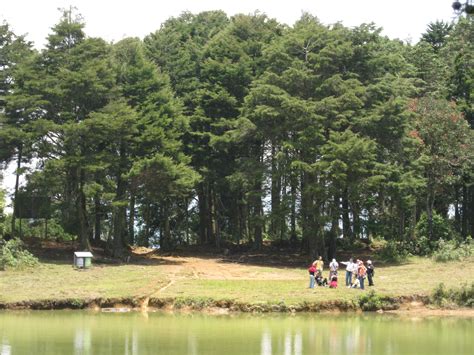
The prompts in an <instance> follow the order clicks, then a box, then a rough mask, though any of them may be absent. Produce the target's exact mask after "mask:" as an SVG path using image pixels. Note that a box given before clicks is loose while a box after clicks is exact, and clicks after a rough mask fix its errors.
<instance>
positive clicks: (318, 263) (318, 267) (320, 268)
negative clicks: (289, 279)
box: [315, 256, 324, 276]
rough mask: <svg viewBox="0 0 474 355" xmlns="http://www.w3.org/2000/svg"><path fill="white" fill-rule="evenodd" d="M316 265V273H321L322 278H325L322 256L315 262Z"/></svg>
mask: <svg viewBox="0 0 474 355" xmlns="http://www.w3.org/2000/svg"><path fill="white" fill-rule="evenodd" d="M315 263H316V271H319V273H320V274H321V276H323V269H324V261H323V257H322V256H320V257H319V258H318V260H316V261H315Z"/></svg>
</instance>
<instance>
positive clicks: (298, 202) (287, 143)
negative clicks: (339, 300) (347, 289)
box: [0, 9, 474, 257]
mask: <svg viewBox="0 0 474 355" xmlns="http://www.w3.org/2000/svg"><path fill="white" fill-rule="evenodd" d="M84 26H85V23H84V21H83V19H82V18H81V16H80V15H78V14H77V13H75V11H73V10H72V9H69V10H67V11H63V12H62V16H61V18H60V20H59V22H58V23H57V24H56V25H55V26H54V27H52V31H51V34H50V35H49V36H48V39H47V45H46V47H45V48H44V49H42V50H40V51H38V50H36V49H34V47H33V45H32V44H31V43H29V42H28V41H26V40H25V38H24V37H23V36H21V35H18V34H15V33H13V32H12V30H11V27H10V26H9V25H8V24H6V23H4V24H3V25H1V26H0V164H1V167H2V169H3V170H4V169H6V168H7V166H9V165H10V166H12V165H13V164H14V166H16V170H15V171H16V184H15V189H14V192H13V194H12V200H13V208H14V211H15V212H17V211H18V204H19V201H20V200H21V198H20V197H21V196H26V197H27V198H26V200H28V196H29V197H32V196H36V197H47V198H49V199H50V205H48V206H44V208H46V207H47V209H48V214H50V219H49V221H48V225H49V232H48V234H49V235H50V236H51V237H54V238H65V239H77V240H78V242H79V243H80V246H81V248H84V249H88V248H90V247H91V245H101V246H105V247H106V248H107V250H109V252H110V253H111V255H113V256H116V257H121V256H122V255H124V252H125V251H126V248H127V246H129V245H141V246H156V245H160V247H161V248H162V249H164V250H169V249H172V248H175V247H177V246H179V245H183V244H202V245H209V246H210V247H212V248H217V249H220V248H224V247H226V246H228V245H237V244H246V245H249V246H251V247H253V248H255V249H259V248H261V247H262V244H263V242H264V241H265V240H271V241H275V242H279V243H281V244H282V245H288V246H293V247H298V248H301V250H303V251H305V252H308V253H309V254H310V255H311V256H316V255H325V256H329V257H331V256H332V255H334V253H335V251H336V248H337V247H338V245H342V244H344V245H353V244H354V243H361V242H363V241H367V240H371V239H373V238H380V239H385V240H389V241H392V242H393V243H398V244H395V245H404V246H409V248H412V250H414V252H416V251H417V250H418V251H419V252H421V249H422V248H423V247H425V246H428V247H432V246H433V245H435V243H436V241H437V240H439V239H440V238H444V239H457V240H465V239H466V238H468V236H474V139H473V138H474V134H473V132H474V131H473V128H474V111H473V100H474V92H473V89H474V25H473V18H472V17H469V16H468V17H460V18H459V19H458V20H457V22H456V23H454V24H447V23H444V22H440V21H437V22H433V23H431V24H430V25H429V27H428V28H427V29H426V32H425V33H424V34H423V36H422V38H421V40H420V41H419V42H418V43H416V44H411V43H406V42H403V41H400V40H392V39H389V38H387V37H385V36H383V35H381V29H380V28H378V27H376V26H375V25H373V24H362V25H360V26H358V27H354V28H348V27H345V26H343V25H342V24H333V25H326V24H322V23H321V22H320V21H319V20H318V19H317V18H316V17H314V16H312V15H310V14H307V13H305V14H303V15H302V16H301V18H300V20H298V21H297V22H296V23H295V24H294V25H293V26H287V25H283V24H280V23H278V22H277V21H276V20H274V19H271V18H268V17H267V16H266V15H264V14H261V13H258V12H257V13H255V14H251V15H236V16H233V17H228V16H227V15H226V14H225V13H223V12H221V11H211V12H203V13H199V14H191V13H183V14H182V15H181V16H179V17H176V18H171V19H169V20H167V21H166V22H165V23H163V24H162V25H161V26H160V28H159V29H158V30H157V31H156V32H154V33H151V34H150V35H148V36H147V37H146V38H144V39H143V40H142V39H138V38H126V39H123V40H121V41H119V42H117V43H107V42H106V41H104V40H102V39H100V38H92V37H88V36H87V35H86V34H85V32H84ZM0 171H1V170H0ZM22 180H24V183H23V184H20V181H22ZM0 200H2V201H3V198H2V199H0ZM37 201H45V199H44V198H43V199H37ZM38 203H39V202H38ZM3 204H4V202H1V203H0V207H1V209H2V210H3V207H4V206H3ZM32 207H33V208H37V209H40V208H41V206H32ZM0 211H1V210H0ZM19 217H21V214H18V213H14V214H13V215H9V216H5V215H3V216H2V222H1V223H2V224H3V226H2V228H0V233H1V234H4V235H9V236H11V235H20V236H23V235H27V234H28V233H30V234H35V235H36V236H41V235H42V233H43V221H42V220H38V219H27V218H24V219H23V220H22V219H20V218H19ZM22 223H23V224H22ZM417 248H418V249H417ZM420 248H421V249H420Z"/></svg>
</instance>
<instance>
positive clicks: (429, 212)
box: [426, 186, 434, 241]
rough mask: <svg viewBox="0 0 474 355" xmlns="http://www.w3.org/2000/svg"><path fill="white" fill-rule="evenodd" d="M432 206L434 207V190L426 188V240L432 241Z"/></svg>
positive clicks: (430, 187) (429, 187)
mask: <svg viewBox="0 0 474 355" xmlns="http://www.w3.org/2000/svg"><path fill="white" fill-rule="evenodd" d="M433 206H434V188H433V187H432V186H428V192H427V196H426V215H427V218H428V239H429V240H430V241H433V239H434V235H433Z"/></svg>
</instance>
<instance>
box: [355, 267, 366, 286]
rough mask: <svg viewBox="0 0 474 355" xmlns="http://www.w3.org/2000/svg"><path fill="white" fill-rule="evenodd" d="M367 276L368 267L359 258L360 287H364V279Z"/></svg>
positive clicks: (358, 276)
mask: <svg viewBox="0 0 474 355" xmlns="http://www.w3.org/2000/svg"><path fill="white" fill-rule="evenodd" d="M366 276H367V268H366V267H365V265H364V262H363V261H362V260H359V268H358V269H357V279H358V280H359V285H360V289H361V290H363V289H364V280H365V277H366Z"/></svg>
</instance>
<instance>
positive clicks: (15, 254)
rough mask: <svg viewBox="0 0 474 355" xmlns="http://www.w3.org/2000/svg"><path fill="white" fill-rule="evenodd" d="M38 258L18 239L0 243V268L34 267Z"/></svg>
mask: <svg viewBox="0 0 474 355" xmlns="http://www.w3.org/2000/svg"><path fill="white" fill-rule="evenodd" d="M37 264H38V259H37V258H36V257H34V256H33V255H32V254H31V253H30V252H29V251H28V250H26V249H25V248H24V244H23V242H22V241H21V240H19V239H11V240H9V241H7V242H5V243H3V244H0V270H6V269H24V268H28V267H34V266H36V265H37Z"/></svg>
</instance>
